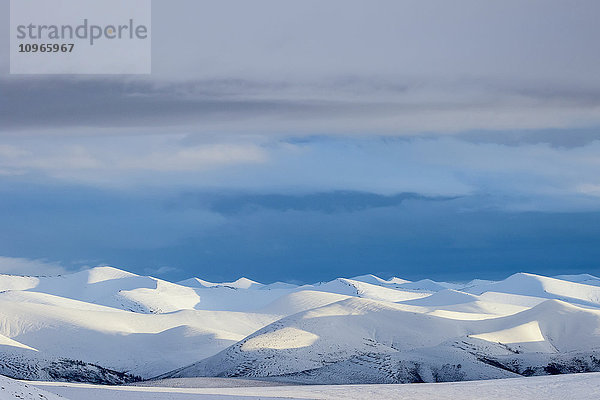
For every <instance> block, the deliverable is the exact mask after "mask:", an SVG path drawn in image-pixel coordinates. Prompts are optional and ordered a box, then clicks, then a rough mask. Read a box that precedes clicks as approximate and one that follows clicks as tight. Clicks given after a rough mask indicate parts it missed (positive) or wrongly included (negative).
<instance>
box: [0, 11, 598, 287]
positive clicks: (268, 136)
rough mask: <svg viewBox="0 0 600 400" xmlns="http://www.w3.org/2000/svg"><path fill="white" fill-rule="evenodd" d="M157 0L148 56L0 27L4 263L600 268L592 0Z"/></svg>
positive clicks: (23, 266)
mask: <svg viewBox="0 0 600 400" xmlns="http://www.w3.org/2000/svg"><path fill="white" fill-rule="evenodd" d="M0 4H1V8H0V31H2V32H8V24H9V20H8V4H9V2H8V1H7V0H1V3H0ZM152 5H153V10H152V11H153V22H152V52H153V63H152V71H153V73H152V75H150V76H108V75H107V76H83V75H82V76H43V75H39V76H34V75H31V76H11V75H9V74H8V64H9V59H8V49H9V40H8V35H7V34H5V35H0V54H2V55H3V56H2V57H0V221H3V222H2V224H0V256H2V257H0V273H1V272H7V273H18V271H21V272H23V273H31V274H44V273H57V271H58V272H60V271H72V270H76V269H79V268H82V267H86V266H90V265H98V264H105V263H106V264H112V265H116V266H119V267H122V268H125V269H128V270H131V271H133V272H137V273H144V274H148V273H149V274H156V275H160V276H161V277H164V278H168V279H183V278H186V277H189V276H194V275H195V276H199V277H202V278H205V279H209V280H210V279H215V280H218V279H224V280H225V279H234V278H236V277H238V276H240V275H250V277H251V278H255V279H259V280H263V281H274V280H291V281H303V282H306V281H312V280H324V279H330V278H333V277H336V276H340V275H346V276H351V275H358V274H363V273H380V274H382V275H384V276H386V277H387V276H391V275H397V276H402V277H405V278H409V279H416V278H420V277H423V276H425V275H428V276H430V277H439V278H440V279H442V278H443V279H450V280H452V279H454V280H458V279H466V278H468V277H475V276H479V277H493V278H498V277H502V276H505V275H507V274H510V273H512V272H517V271H530V272H539V273H546V274H554V273H569V272H589V273H599V274H600V265H599V264H598V262H597V260H598V259H599V257H598V256H600V250H598V249H600V68H599V66H600V40H599V38H600V24H598V15H600V3H599V2H598V1H594V0H591V1H554V0H544V1H534V0H519V1H506V0H503V1H485V2H484V1H475V0H473V1H452V2H448V1H398V0H393V1H386V0H378V1H355V0H344V1H338V0H329V1H326V2H323V1H309V0H306V1H302V2H300V1H295V2H292V1H285V2H283V1H276V0H273V1H264V0H259V1H252V2H248V1H231V0H224V1H197V0H193V1H192V0H190V1H183V0H175V1H166V0H165V1H159V0H155V1H153V3H152Z"/></svg>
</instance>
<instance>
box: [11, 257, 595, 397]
mask: <svg viewBox="0 0 600 400" xmlns="http://www.w3.org/2000/svg"><path fill="white" fill-rule="evenodd" d="M591 371H600V279H599V278H596V277H594V276H591V275H569V276H558V277H553V278H550V277H544V276H539V275H532V274H524V273H521V274H515V275H512V276H510V277H508V278H507V279H505V280H503V281H499V282H491V281H481V280H475V281H471V282H468V283H462V284H458V283H445V282H435V281H432V280H422V281H417V282H409V281H406V280H404V279H400V278H392V279H389V280H384V279H381V278H379V277H376V276H373V275H365V276H359V277H354V278H351V279H346V278H338V279H334V280H332V281H330V282H321V283H316V284H312V285H304V286H296V285H290V284H287V283H281V282H279V283H274V284H269V285H265V284H261V283H258V282H254V281H252V280H249V279H245V278H242V279H239V280H237V281H235V282H227V283H213V282H207V281H205V280H202V279H199V278H192V279H188V280H185V281H182V282H179V283H171V282H167V281H164V280H161V279H156V278H153V277H147V276H138V275H135V274H132V273H129V272H126V271H122V270H119V269H116V268H111V267H98V268H93V269H91V270H86V271H81V272H77V273H74V274H69V275H64V276H56V277H20V276H9V275H0V374H2V375H6V376H10V377H13V378H18V379H29V380H44V381H67V382H88V383H103V384H106V383H111V384H122V383H128V382H135V381H139V380H140V379H146V380H147V379H151V378H186V377H237V378H248V379H256V378H259V379H268V380H270V381H272V382H286V383H305V384H314V383H318V384H359V383H360V384H371V383H379V384H392V383H411V382H450V381H463V380H480V379H494V378H514V377H521V376H536V375H548V374H566V373H576V372H591ZM106 390H109V389H106ZM110 390H113V389H110ZM140 390H141V389H140ZM269 390H275V389H269ZM307 390H308V389H307ZM315 390H316V389H315Z"/></svg>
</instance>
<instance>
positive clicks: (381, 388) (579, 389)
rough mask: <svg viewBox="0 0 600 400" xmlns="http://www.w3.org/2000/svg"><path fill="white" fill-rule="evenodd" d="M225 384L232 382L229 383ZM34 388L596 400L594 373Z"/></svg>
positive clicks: (84, 392)
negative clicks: (441, 380)
mask: <svg viewBox="0 0 600 400" xmlns="http://www.w3.org/2000/svg"><path fill="white" fill-rule="evenodd" d="M229 380H230V381H235V379H231V378H229ZM159 383H160V382H159ZM178 383H180V382H178ZM35 384H36V385H38V386H39V387H41V388H43V389H44V390H46V391H50V392H53V393H57V394H60V395H62V396H64V397H67V398H69V399H71V400H105V399H123V400H167V399H168V400H201V399H222V400H235V399H263V400H266V399H323V400H346V399H348V400H356V399H378V400H379V399H382V400H384V399H406V400H454V399H461V400H483V399H485V400H507V399H521V400H566V399H577V400H594V399H598V398H600V374H599V373H587V374H576V375H560V376H541V377H531V378H514V379H496V380H489V381H470V382H452V383H422V384H405V385H338V386H327V385H301V386H266V387H265V386H262V387H261V386H255V387H249V386H247V385H246V384H245V383H243V384H240V385H238V384H236V382H231V384H230V386H229V387H210V384H208V382H201V383H197V382H194V381H193V380H192V381H191V382H188V385H187V386H188V387H185V386H186V385H177V384H174V385H171V386H163V387H160V386H158V387H157V386H155V387H146V386H144V387H139V386H137V387H136V386H98V385H89V384H72V383H56V382H40V383H37V382H36V383H35ZM206 386H208V387H206Z"/></svg>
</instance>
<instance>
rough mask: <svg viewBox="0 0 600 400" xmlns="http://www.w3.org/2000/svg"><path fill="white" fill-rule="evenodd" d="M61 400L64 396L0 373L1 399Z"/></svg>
mask: <svg viewBox="0 0 600 400" xmlns="http://www.w3.org/2000/svg"><path fill="white" fill-rule="evenodd" d="M12 399H22V400H61V399H64V397H62V396H59V395H57V394H54V393H50V392H48V391H46V390H42V389H39V388H37V387H36V386H34V385H33V384H32V383H31V382H28V383H25V382H20V381H15V380H13V379H10V378H6V377H4V376H2V375H0V400H12Z"/></svg>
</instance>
